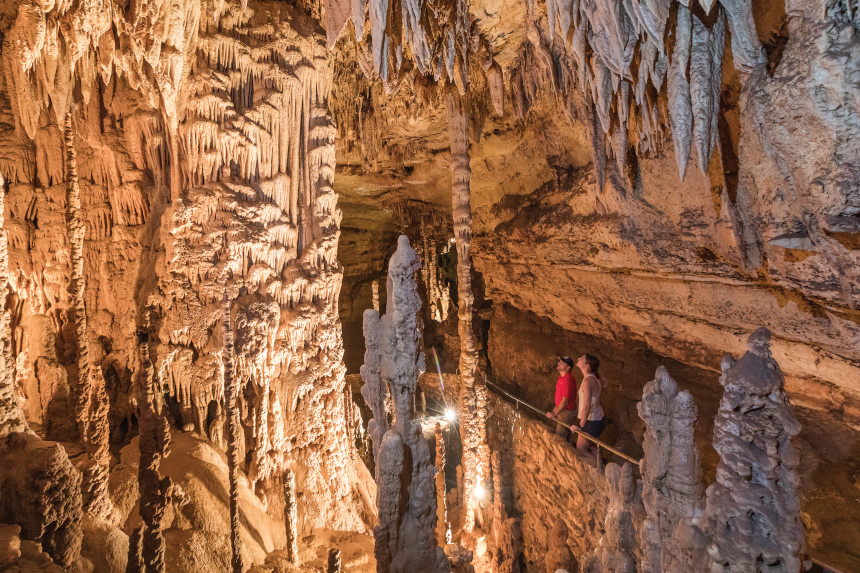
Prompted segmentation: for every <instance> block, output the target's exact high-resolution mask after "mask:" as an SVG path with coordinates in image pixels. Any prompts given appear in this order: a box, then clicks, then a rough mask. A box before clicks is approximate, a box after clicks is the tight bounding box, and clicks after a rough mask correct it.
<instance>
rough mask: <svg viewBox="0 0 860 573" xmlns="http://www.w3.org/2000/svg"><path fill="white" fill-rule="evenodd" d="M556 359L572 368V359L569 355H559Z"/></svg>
mask: <svg viewBox="0 0 860 573" xmlns="http://www.w3.org/2000/svg"><path fill="white" fill-rule="evenodd" d="M558 359H559V360H561V361H562V362H564V363H565V364H567V365H568V366H570V367H571V368H573V359H572V358H571V357H570V356H559V357H558Z"/></svg>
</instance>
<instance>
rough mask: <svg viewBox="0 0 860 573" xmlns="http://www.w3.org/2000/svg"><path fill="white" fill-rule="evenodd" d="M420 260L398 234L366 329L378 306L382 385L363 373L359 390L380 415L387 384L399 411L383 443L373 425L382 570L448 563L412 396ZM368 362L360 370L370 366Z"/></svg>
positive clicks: (444, 567)
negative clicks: (379, 302)
mask: <svg viewBox="0 0 860 573" xmlns="http://www.w3.org/2000/svg"><path fill="white" fill-rule="evenodd" d="M420 265H421V263H420V261H419V259H418V255H417V254H416V252H415V251H414V250H413V249H412V247H411V246H409V240H408V239H407V238H406V237H405V236H401V237H400V238H399V239H398V241H397V250H396V251H395V253H394V255H393V256H392V257H391V260H390V261H389V264H388V282H387V284H386V291H387V293H388V302H387V304H386V307H385V308H386V314H385V315H384V316H383V317H382V318H381V319H379V321H378V322H376V323H375V325H376V328H373V329H368V328H367V325H368V322H367V318H368V317H369V316H370V317H373V316H374V315H375V311H372V310H369V311H366V313H365V319H366V321H365V344H366V347H367V348H368V355H366V356H370V357H371V359H375V358H376V357H377V356H378V357H379V359H380V360H379V379H380V381H381V384H380V385H379V386H376V387H373V388H369V387H368V383H369V382H368V381H369V380H371V379H370V378H365V387H364V388H362V394H363V395H364V396H365V399H366V400H368V403H371V404H375V407H374V417H375V416H376V415H377V413H378V412H379V411H380V408H381V405H382V399H383V397H382V396H381V395H380V394H381V391H382V389H383V388H384V387H385V385H387V386H388V388H389V389H390V391H391V395H392V397H393V399H394V409H395V418H394V425H393V426H392V427H391V428H390V429H388V430H387V431H386V432H385V433H384V435H383V436H382V443H381V444H379V445H377V443H376V440H377V439H378V436H379V433H380V432H379V429H380V425H375V426H374V428H373V431H371V436H372V437H373V439H374V444H373V446H374V453H375V457H376V478H377V488H378V493H377V497H378V500H377V503H378V508H379V525H377V526H376V528H375V529H374V536H375V538H376V560H377V571H380V572H381V573H388V572H389V571H391V572H392V573H397V572H403V573H406V572H409V571H448V570H449V569H450V565H449V563H448V559H447V557H446V556H445V552H444V551H443V550H442V548H441V547H439V545H438V544H437V542H436V531H435V527H436V487H435V481H434V474H435V468H434V466H433V464H432V463H431V462H430V447H429V445H428V443H427V440H426V439H424V437H423V435H422V434H421V426H420V425H419V424H418V423H417V422H414V421H413V420H412V416H413V396H414V393H415V388H416V385H417V383H418V376H419V375H420V374H421V373H423V372H424V352H423V350H422V348H421V342H422V337H421V334H422V325H421V318H420V314H419V313H420V310H421V298H420V297H419V296H418V289H417V285H416V282H415V274H416V273H417V272H418V270H419V268H420ZM372 337H375V339H374V338H372ZM370 349H378V354H370ZM375 352H376V351H375ZM366 366H367V364H365V367H366ZM365 367H362V371H363V372H367V371H368V369H367V368H365ZM365 389H367V390H368V392H367V393H366V394H365V392H364V390H365Z"/></svg>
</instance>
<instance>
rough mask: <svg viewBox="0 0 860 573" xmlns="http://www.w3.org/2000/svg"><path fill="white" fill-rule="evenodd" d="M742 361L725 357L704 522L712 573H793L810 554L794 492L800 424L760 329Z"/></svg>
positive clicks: (767, 339)
mask: <svg viewBox="0 0 860 573" xmlns="http://www.w3.org/2000/svg"><path fill="white" fill-rule="evenodd" d="M747 347H748V348H749V350H748V351H747V352H746V353H745V354H744V355H743V356H742V357H741V358H740V359H739V360H737V361H735V360H734V358H732V357H731V356H728V355H727V356H726V357H725V358H723V364H722V370H723V375H722V376H721V377H720V384H722V386H723V388H724V392H723V398H722V400H721V401H720V410H719V413H718V414H717V419H716V421H715V423H714V449H716V450H717V453H718V454H720V463H719V465H718V466H717V481H716V483H714V484H712V485H711V486H709V487H708V490H707V502H706V508H705V516H704V517H705V520H706V523H707V525H708V529H709V532H710V534H711V535H712V536H713V539H712V543H711V545H710V546H709V547H708V553H709V554H710V557H711V559H712V562H713V565H712V567H711V569H712V570H715V571H716V570H719V571H727V572H732V573H734V572H738V573H739V572H741V571H771V572H774V573H781V572H785V573H789V572H790V573H795V572H797V571H800V569H801V558H802V556H803V554H804V551H805V550H806V543H805V540H804V533H803V524H802V522H801V520H800V498H799V496H798V492H797V486H798V483H799V476H798V473H797V468H798V466H799V464H800V458H799V456H798V454H797V450H795V449H794V446H792V444H791V439H792V438H793V437H794V436H796V435H797V434H798V433H799V432H800V424H799V423H798V421H797V418H795V416H794V413H793V412H792V409H791V405H790V404H789V402H788V397H787V396H786V395H785V389H784V383H785V381H784V379H783V376H782V372H781V371H780V368H779V364H777V363H776V361H775V360H774V359H773V357H772V356H771V353H770V332H769V331H768V330H767V329H766V328H759V329H758V330H756V331H755V332H753V333H752V334H751V335H750V337H749V339H748V341H747Z"/></svg>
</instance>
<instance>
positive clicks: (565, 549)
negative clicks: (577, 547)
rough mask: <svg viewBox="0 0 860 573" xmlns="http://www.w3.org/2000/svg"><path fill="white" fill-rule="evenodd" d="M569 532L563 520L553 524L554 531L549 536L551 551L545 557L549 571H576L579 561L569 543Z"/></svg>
mask: <svg viewBox="0 0 860 573" xmlns="http://www.w3.org/2000/svg"><path fill="white" fill-rule="evenodd" d="M568 534H569V532H568V530H567V526H566V525H565V524H564V522H563V521H557V522H555V523H553V524H552V533H551V534H550V536H549V540H548V543H549V551H547V553H546V556H545V558H544V562H545V564H546V570H547V571H558V570H559V569H561V570H562V571H568V572H570V571H576V568H577V561H576V557H574V555H573V552H572V551H571V550H570V547H569V546H568V544H567V536H568Z"/></svg>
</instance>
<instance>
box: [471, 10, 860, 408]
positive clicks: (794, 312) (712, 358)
mask: <svg viewBox="0 0 860 573" xmlns="http://www.w3.org/2000/svg"><path fill="white" fill-rule="evenodd" d="M786 11H787V13H786V16H785V18H786V20H785V26H784V28H783V33H785V34H787V40H786V41H785V42H786V43H785V45H784V49H783V50H782V52H781V59H780V60H779V61H778V62H775V63H774V66H773V67H772V68H770V69H768V68H767V67H762V68H760V69H758V70H757V71H756V72H755V73H753V74H752V75H751V76H750V77H748V78H745V79H744V82H743V83H742V84H741V85H738V84H737V83H733V82H735V81H737V78H735V80H732V79H731V78H730V77H726V78H724V84H723V94H722V98H723V99H722V101H723V104H724V105H723V107H722V108H721V111H720V120H719V121H720V122H721V125H724V126H725V132H724V133H723V134H721V136H720V137H721V141H722V142H723V143H722V144H721V146H720V147H719V148H718V149H716V150H715V156H714V159H713V161H712V162H711V164H710V167H709V170H708V172H707V175H704V174H702V173H701V172H699V171H697V170H695V169H692V168H691V169H688V170H687V173H686V176H685V178H684V181H683V182H681V180H680V178H679V174H678V168H677V166H676V161H675V158H674V157H671V156H670V154H669V153H666V152H665V151H664V152H662V153H660V152H657V153H653V152H652V153H646V154H643V155H642V156H641V157H639V158H638V159H637V160H636V162H635V164H630V165H628V166H627V167H626V169H625V172H619V171H618V170H617V169H615V168H614V167H613V166H612V165H611V164H610V165H608V167H607V169H608V172H609V177H608V179H607V183H606V186H605V188H603V189H598V186H597V185H596V184H595V176H594V173H593V170H591V169H577V168H576V166H575V165H574V164H573V163H572V162H571V163H570V167H568V168H565V169H561V170H559V171H558V174H557V177H555V178H554V179H551V180H548V181H547V182H546V183H545V184H544V185H543V186H542V187H540V188H538V189H535V190H534V191H532V192H530V193H524V194H519V195H508V196H506V197H505V198H504V199H503V200H501V201H496V202H494V203H492V204H491V205H487V206H485V207H481V206H480V201H481V200H480V199H478V201H477V203H478V205H479V206H478V207H477V208H476V209H477V211H478V212H477V214H476V217H475V220H476V223H478V224H480V229H478V230H476V239H475V240H476V252H475V260H476V266H477V268H478V270H479V271H480V272H481V273H482V274H483V276H484V279H485V281H486V284H487V292H488V294H487V296H488V298H491V299H493V300H494V301H495V302H503V303H507V304H510V305H512V306H515V307H518V308H521V309H526V310H530V311H533V312H535V313H536V314H538V315H541V316H544V317H547V318H549V319H550V320H552V321H554V322H555V323H556V324H558V325H560V326H562V327H563V328H564V329H566V330H569V331H573V332H580V333H585V334H589V335H594V336H597V337H600V338H604V339H608V340H617V341H631V342H637V343H639V342H641V343H644V344H645V345H647V346H648V347H649V348H650V349H652V350H653V351H654V352H656V353H658V354H661V355H663V356H668V357H670V358H674V359H676V360H679V361H682V362H685V363H688V364H691V365H696V366H700V367H704V368H708V369H714V368H715V366H716V365H717V364H719V359H720V357H721V355H722V354H724V353H726V352H735V353H737V352H739V351H740V350H742V349H743V346H744V344H743V340H744V338H745V335H746V334H748V333H749V332H751V331H752V330H754V329H755V328H756V327H758V326H760V325H765V326H767V327H768V328H770V329H771V330H772V332H773V334H774V342H773V352H774V356H775V357H776V358H777V360H778V361H779V362H780V364H781V365H782V367H783V369H784V371H785V374H786V378H787V383H788V389H789V395H790V396H791V398H792V401H793V402H794V403H795V404H799V405H805V406H809V407H813V408H817V409H821V410H825V411H828V412H830V413H832V414H833V415H834V416H836V417H837V418H838V419H843V420H845V421H846V422H849V423H851V424H853V425H857V424H858V423H860V387H858V386H857V384H856V381H857V380H860V376H858V374H860V370H858V368H860V362H858V360H860V354H858V349H860V326H858V323H860V317H858V315H857V311H856V307H857V304H858V300H860V298H858V292H857V287H856V285H857V284H858V280H857V278H858V277H857V276H856V273H857V268H860V267H858V264H857V263H858V257H860V250H858V246H860V245H858V244H857V236H858V235H857V233H858V229H860V227H858V226H857V225H858V218H857V217H858V214H860V204H858V195H857V189H858V186H857V181H858V180H860V173H858V168H857V165H858V162H857V161H856V159H857V157H858V151H860V150H858V146H857V138H856V137H854V136H852V135H851V134H852V133H854V134H856V133H857V130H858V128H860V123H858V122H859V121H860V120H858V117H860V114H858V111H860V110H858V106H857V101H856V98H855V97H854V95H853V94H856V93H857V88H858V85H860V83H858V78H860V76H858V68H857V61H858V58H856V57H853V56H847V54H854V55H856V54H857V53H858V49H860V48H858V41H857V37H856V28H855V27H854V26H853V25H852V24H851V23H850V22H849V21H848V20H847V19H846V18H845V17H844V14H840V13H839V10H838V7H837V6H835V5H831V3H819V2H813V3H801V2H797V3H793V2H788V3H787V4H786ZM726 74H728V72H726ZM822 85H826V88H825V87H821V86H822ZM733 101H734V102H736V103H735V104H734V105H733V104H732V102H733ZM533 113H535V114H539V113H544V112H541V111H540V110H535V111H534V112H533ZM583 119H584V117H583ZM560 121H561V120H560ZM733 129H734V130H736V132H737V133H736V134H735V135H732V130H733ZM666 151H668V149H666ZM511 160H512V161H516V155H515V154H514V155H512V156H511Z"/></svg>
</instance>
